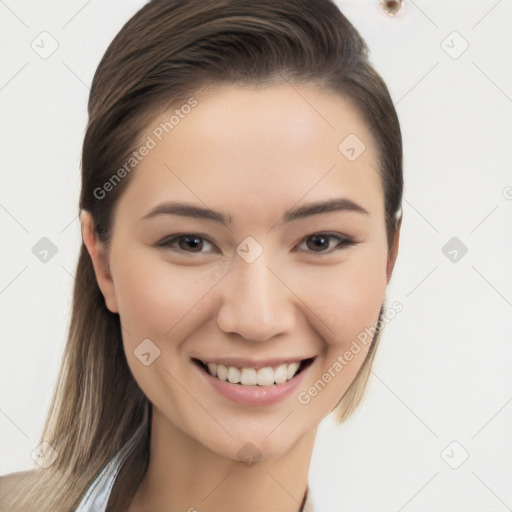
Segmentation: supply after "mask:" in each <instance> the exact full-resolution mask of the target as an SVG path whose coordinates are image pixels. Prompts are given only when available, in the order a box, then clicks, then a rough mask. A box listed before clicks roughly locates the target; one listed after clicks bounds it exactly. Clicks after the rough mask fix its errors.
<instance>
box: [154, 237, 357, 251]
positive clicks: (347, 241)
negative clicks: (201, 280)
mask: <svg viewBox="0 0 512 512" xmlns="http://www.w3.org/2000/svg"><path fill="white" fill-rule="evenodd" d="M314 236H321V237H324V238H327V239H331V238H336V239H338V240H339V243H338V245H336V247H335V248H334V249H331V250H329V251H322V252H316V251H305V252H309V253H310V254H312V255H314V256H326V255H328V254H332V253H333V252H336V251H339V250H341V249H343V248H345V247H350V246H353V245H356V244H357V242H355V241H354V240H352V239H351V238H348V237H346V236H340V235H338V234H336V233H324V232H318V233H313V234H311V235H307V236H306V237H304V238H303V239H302V240H301V244H302V243H303V242H304V241H307V240H308V239H309V238H312V237H314ZM186 238H199V239H200V240H202V241H203V242H204V241H206V242H208V243H210V244H212V245H213V243H212V242H210V240H208V238H207V237H205V236H203V235H200V234H197V233H184V234H179V235H172V236H170V237H166V238H163V239H162V240H161V241H160V242H158V243H157V244H156V245H157V247H161V248H164V249H167V248H169V249H171V250H173V251H175V252H178V253H181V254H200V255H204V254H205V253H204V252H203V251H200V252H194V251H184V250H181V249H180V250H177V249H174V248H172V245H173V244H174V243H175V242H178V241H180V240H185V239H186ZM299 245H300V244H299ZM329 245H330V244H329Z"/></svg>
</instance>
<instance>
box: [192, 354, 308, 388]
mask: <svg viewBox="0 0 512 512" xmlns="http://www.w3.org/2000/svg"><path fill="white" fill-rule="evenodd" d="M315 358H316V356H314V357H309V358H307V359H302V360H300V359H299V360H291V361H290V362H283V363H281V364H277V365H269V366H264V367H260V366H261V365H258V368H255V367H251V366H243V367H239V366H232V365H229V364H227V363H226V364H222V363H220V362H206V361H202V360H200V359H197V358H194V357H193V358H192V361H193V362H194V364H195V365H196V366H198V367H199V368H200V369H201V370H202V371H203V372H205V373H207V374H208V375H210V376H211V377H214V378H215V379H217V380H220V381H223V382H228V383H230V384H234V385H238V386H242V387H243V386H248V387H251V386H252V387H255V386H258V387H273V386H278V385H279V384H284V383H286V382H288V381H291V380H292V379H295V378H296V377H297V375H299V374H300V373H302V372H303V371H304V370H305V369H306V368H307V367H308V366H310V365H311V364H312V363H313V361H314V360H315Z"/></svg>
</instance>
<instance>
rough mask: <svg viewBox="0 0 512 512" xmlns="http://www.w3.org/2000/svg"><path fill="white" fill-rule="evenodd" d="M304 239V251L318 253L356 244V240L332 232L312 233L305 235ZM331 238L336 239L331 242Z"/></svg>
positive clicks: (321, 253)
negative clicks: (305, 248) (305, 249)
mask: <svg viewBox="0 0 512 512" xmlns="http://www.w3.org/2000/svg"><path fill="white" fill-rule="evenodd" d="M304 240H305V244H306V247H307V249H308V250H307V251H306V252H312V253H314V254H318V255H323V254H330V253H332V252H334V251H337V250H339V249H342V248H343V247H348V246H350V245H355V244H356V242H354V241H353V240H351V239H350V238H347V237H344V236H340V235H337V234H333V233H314V234H313V235H309V236H307V237H306V238H305V239H304ZM333 240H334V241H337V243H334V244H333V243H332V241H333Z"/></svg>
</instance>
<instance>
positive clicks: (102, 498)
mask: <svg viewBox="0 0 512 512" xmlns="http://www.w3.org/2000/svg"><path fill="white" fill-rule="evenodd" d="M146 428H147V425H146V422H142V423H141V425H140V426H139V427H138V428H137V430H136V431H135V433H134V434H133V436H132V437H131V438H130V439H129V440H128V442H127V443H126V444H125V445H124V446H123V447H122V448H121V449H120V450H119V451H118V452H117V453H116V455H114V456H113V457H112V458H111V459H110V460H109V462H108V463H107V464H105V466H104V467H103V469H102V470H101V471H100V472H99V473H98V475H97V476H96V478H95V479H94V480H93V482H92V483H91V484H90V485H89V487H88V489H87V491H86V492H85V494H84V496H83V498H82V501H81V502H80V504H79V505H78V508H77V509H76V510H75V512H105V510H106V508H107V503H108V499H109V497H110V493H111V492H112V487H113V485H114V481H115V479H116V477H117V475H118V474H119V470H120V469H121V466H122V465H123V462H124V461H125V460H126V458H127V457H128V455H130V453H131V452H132V450H133V449H134V447H135V446H136V444H137V441H138V440H139V438H140V436H141V435H142V434H143V433H144V431H145V430H146ZM304 512H315V510H314V508H313V503H312V501H311V489H309V491H308V497H307V499H306V503H305V504H304Z"/></svg>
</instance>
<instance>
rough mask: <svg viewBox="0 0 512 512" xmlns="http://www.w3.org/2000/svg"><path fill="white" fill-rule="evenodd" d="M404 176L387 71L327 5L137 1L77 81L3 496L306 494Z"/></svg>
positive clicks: (387, 253)
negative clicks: (77, 123) (69, 152)
mask: <svg viewBox="0 0 512 512" xmlns="http://www.w3.org/2000/svg"><path fill="white" fill-rule="evenodd" d="M402 189H403V180H402V145H401V133H400V127H399V122H398V119H397V115H396V112H395V109H394V106H393V103H392V101H391V98H390V95H389V92H388V89H387V87H386V85H385V84H384V82H383V80H382V79H381V77H380V76H379V75H378V73H377V72H376V71H375V70H374V69H373V67H372V66H371V65H370V63H369V61H368V49H367V46H366V44H365V42H364V40H363V39H362V38H361V36H360V35H359V34H358V32H357V31H356V29H355V28H354V27H353V26H352V25H351V24H350V23H349V22H348V20H347V19H346V18H345V17H344V16H343V15H342V14H341V12H340V11H339V9H338V8H337V7H336V5H335V4H334V3H333V2H331V1H330V0H315V1H314V2H311V0H264V1H260V2H257V3H254V2H251V1H248V0H209V1H205V0H191V1H190V0H189V1H187V2H180V1H177V0H151V1H150V2H149V3H148V4H146V5H145V6H144V7H143V8H142V9H141V10H140V11H139V12H137V13H136V14H135V15H134V16H133V17H132V19H130V20H129V21H128V22H127V23H126V24H125V26H124V27H123V28H122V29H121V31H120V32H119V34H118V35H117V36H116V37H115V39H114V40H113V42H112V43H111V45H110V46H109V48H108V49H107V51H106V53H105V55H104V57H103V59H102V61H101V62H100V64H99V67H98V69H97V71H96V74H95V76H94V80H93V83H92V87H91V93H90V100H89V123H88V126H87V132H86V134H85V140H84V145H83V153H82V190H81V196H80V205H79V206H80V213H81V215H80V220H81V225H82V236H83V244H82V247H81V252H80V256H79V261H78V267H77V271H76V279H75V287H74V296H73V310H72V319H71V324H70V331H69V338H68V342H67V345H66V349H65V353H64V357H63V362H62V368H61V372H60V376H59V383H58V387H57V389H56V391H55V396H54V398H53V401H52V406H51V408H50V411H49V414H48V418H47V421H46V424H45V428H44V431H43V434H42V438H41V442H42V443H46V444H42V448H41V452H42V453H41V456H40V462H41V463H40V466H41V467H40V468H38V469H35V470H32V471H27V472H21V473H16V474H12V475H7V476H5V477H3V478H2V481H1V482H0V486H1V488H3V491H2V494H3V495H2V497H1V499H2V501H0V504H1V505H2V506H3V508H2V510H20V511H21V510H23V511H29V510H30V511H31V510H34V511H38V512H44V511H52V512H54V511H68V510H75V511H77V512H84V511H93V510H94V511H112V512H113V511H130V512H143V511H149V510H162V511H163V510H165V511H178V510H189V511H194V510H198V511H220V510H222V511H223V510H226V511H228V510H229V511H230V510H239V511H242V512H243V511H262V510H269V511H270V510H279V511H289V512H292V511H294V512H296V511H297V510H308V511H311V510H313V509H314V505H313V497H312V495H311V491H309V490H308V470H309V463H310V459H311V454H312V450H313V447H314V441H315V436H316V432H317V427H318V424H319V423H320V422H321V420H322V419H323V418H325V417H326V416H327V415H328V414H329V413H331V412H334V413H335V414H336V416H337V418H338V419H339V422H340V423H341V422H343V421H344V420H346V418H348V417H349V415H350V414H351V413H352V412H353V411H354V409H355V408H356V406H357V405H358V404H359V402H360V400H361V398H362V395H363V391H364V389H365V386H366V382H367V379H368V376H369V373H370V370H371V365H372V362H373V359H374V355H375V350H376V348H377V343H378V340H379V336H380V334H381V327H382V324H383V319H384V317H385V315H386V306H385V291H386V286H387V283H388V282H389V279H390V278H391V274H392V270H393V266H394V264H395V261H396V257H397V251H398V242H399V233H400V225H401V200H402ZM368 333H370V334H371V335H370V336H369V335H368Z"/></svg>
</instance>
